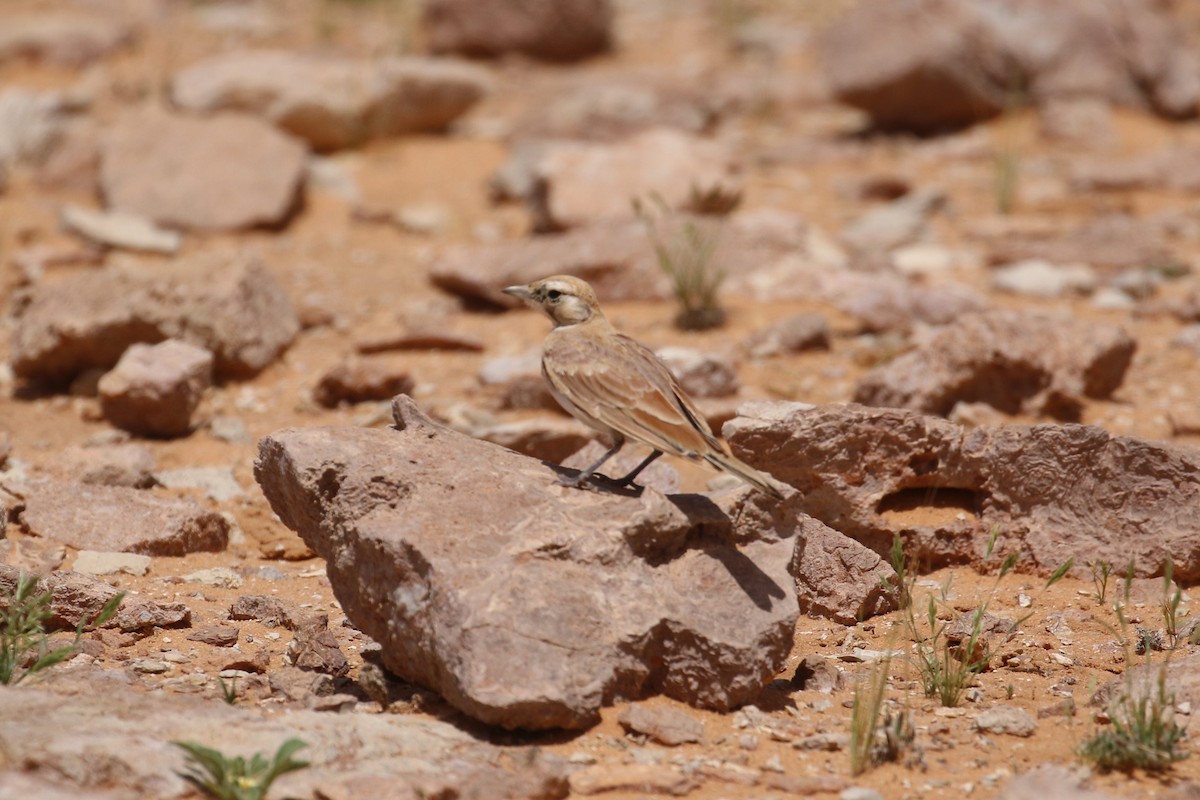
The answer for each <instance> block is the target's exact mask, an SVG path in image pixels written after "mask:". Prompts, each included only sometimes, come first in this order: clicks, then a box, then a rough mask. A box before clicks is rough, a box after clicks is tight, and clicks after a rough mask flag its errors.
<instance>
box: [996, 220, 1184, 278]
mask: <svg viewBox="0 0 1200 800" xmlns="http://www.w3.org/2000/svg"><path fill="white" fill-rule="evenodd" d="M998 234H999V235H997V236H996V237H995V239H994V241H991V242H990V243H989V244H988V252H987V258H988V261H989V262H991V263H993V264H1009V263H1013V262H1016V261H1026V260H1029V259H1037V260H1041V261H1049V262H1051V263H1055V264H1087V265H1089V266H1092V267H1095V268H1096V269H1099V270H1104V271H1107V272H1108V273H1110V274H1111V273H1112V272H1115V271H1117V270H1122V269H1142V268H1144V267H1146V266H1149V265H1156V264H1159V265H1161V264H1171V263H1174V262H1175V261H1177V260H1178V259H1177V258H1176V257H1175V256H1174V255H1173V254H1172V252H1171V248H1170V247H1168V245H1167V242H1166V241H1165V239H1164V238H1163V234H1162V232H1161V231H1160V230H1159V229H1158V228H1156V227H1155V226H1153V225H1151V224H1150V223H1148V222H1146V221H1144V220H1140V219H1137V218H1135V217H1132V216H1129V215H1127V214H1106V215H1102V216H1098V217H1096V218H1095V219H1092V220H1089V221H1088V222H1086V223H1084V224H1083V225H1080V226H1079V227H1078V228H1075V229H1073V230H1067V231H1063V230H1061V229H1059V226H1057V225H1054V226H1049V227H1048V228H1046V229H1044V230H1036V231H1032V232H1028V233H1020V232H1016V233H1009V232H1005V231H1003V230H1000V231H999V232H998Z"/></svg>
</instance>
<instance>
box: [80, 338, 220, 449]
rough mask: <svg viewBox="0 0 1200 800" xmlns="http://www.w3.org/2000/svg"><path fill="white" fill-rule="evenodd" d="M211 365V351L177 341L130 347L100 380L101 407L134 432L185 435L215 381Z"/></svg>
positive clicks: (107, 416) (111, 418) (113, 420)
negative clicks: (201, 400) (205, 392)
mask: <svg viewBox="0 0 1200 800" xmlns="http://www.w3.org/2000/svg"><path fill="white" fill-rule="evenodd" d="M212 364H213V357H212V353H210V352H208V351H207V350H205V349H203V348H200V347H196V346H195V345H191V344H188V343H187V342H181V341H179V340H178V339H167V340H166V341H164V342H159V343H158V344H153V345H151V344H142V343H138V344H134V345H130V347H129V349H128V350H126V351H125V352H124V354H122V356H121V360H120V361H118V362H117V365H116V366H115V367H114V368H113V369H112V371H110V372H108V373H105V375H104V377H102V378H101V379H100V384H99V389H100V411H101V413H102V414H104V418H105V419H107V420H108V421H109V422H111V423H112V424H113V425H115V426H116V427H118V428H122V429H123V430H127V431H129V432H130V433H136V434H142V435H145V436H164V437H170V436H183V435H184V434H186V433H188V432H189V431H191V428H192V414H193V413H194V412H195V410H196V407H197V406H199V405H200V399H201V398H202V397H203V396H204V390H205V389H207V388H208V387H209V386H211V385H212Z"/></svg>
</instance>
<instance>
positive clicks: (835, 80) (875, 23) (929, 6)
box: [821, 0, 1200, 133]
mask: <svg viewBox="0 0 1200 800" xmlns="http://www.w3.org/2000/svg"><path fill="white" fill-rule="evenodd" d="M930 19H936V20H937V21H938V24H937V25H936V26H934V25H929V24H928V21H929V20H930ZM1113 31H1122V32H1123V35H1122V36H1120V37H1114V36H1113ZM821 50H822V55H823V61H824V66H825V71H826V74H827V76H828V78H829V81H830V84H831V88H832V90H833V92H834V94H835V95H837V97H838V99H839V100H841V101H842V102H844V103H848V104H850V105H853V106H856V107H858V108H861V109H863V110H864V111H866V112H867V113H868V114H870V115H871V117H872V119H873V120H874V122H875V123H876V124H877V125H879V126H880V127H884V128H903V129H907V130H914V131H920V132H926V133H929V132H934V131H938V130H944V129H946V128H955V127H962V126H966V125H970V124H972V123H974V122H978V121H980V120H983V119H987V118H989V117H993V116H996V115H998V114H1000V113H1001V112H1002V111H1003V110H1004V109H1005V108H1007V107H1008V106H1009V105H1010V104H1011V103H1012V100H1011V94H1012V83H1013V80H1014V76H1019V79H1020V82H1021V86H1022V89H1023V91H1024V93H1025V94H1026V95H1027V96H1028V97H1030V98H1031V99H1032V100H1033V101H1034V102H1037V103H1043V102H1051V101H1053V100H1056V99H1059V98H1080V97H1096V98H1103V99H1105V100H1108V101H1110V102H1113V103H1118V104H1124V105H1132V106H1138V107H1148V108H1151V109H1153V110H1155V111H1157V112H1159V113H1162V114H1165V115H1167V116H1172V117H1177V116H1183V117H1190V116H1194V115H1195V114H1196V112H1197V106H1198V103H1200V80H1198V79H1197V77H1196V66H1197V65H1196V60H1195V58H1194V56H1193V55H1192V54H1191V53H1189V52H1188V50H1187V48H1186V47H1185V46H1184V45H1183V43H1182V36H1181V30H1180V27H1179V25H1178V24H1177V23H1175V22H1174V21H1173V20H1172V19H1171V17H1170V16H1169V15H1168V14H1167V13H1164V11H1163V10H1161V9H1160V7H1158V6H1156V4H1154V3H1152V2H1148V1H1147V0H1120V1H1119V2H1111V3H1094V2H1091V1H1090V0H1063V1H1062V2H1056V3H1051V4H1047V3H1043V2H1040V0H1000V1H999V2H995V3H990V4H981V3H975V2H968V1H967V0H915V1H910V2H901V3H889V4H887V5H885V6H880V7H878V8H876V7H873V6H871V7H868V6H861V7H858V8H856V9H855V10H853V11H852V12H850V13H848V14H846V15H844V16H843V17H842V18H841V19H840V20H838V21H837V22H836V24H834V25H832V26H830V27H829V29H828V30H827V31H826V32H825V33H824V35H823V37H822V39H821Z"/></svg>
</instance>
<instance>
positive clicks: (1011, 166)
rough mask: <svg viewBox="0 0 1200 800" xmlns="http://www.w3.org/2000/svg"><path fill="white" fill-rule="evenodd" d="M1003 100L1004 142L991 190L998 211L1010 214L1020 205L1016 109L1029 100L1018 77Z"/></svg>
mask: <svg viewBox="0 0 1200 800" xmlns="http://www.w3.org/2000/svg"><path fill="white" fill-rule="evenodd" d="M1009 84H1010V85H1009V90H1008V94H1007V96H1006V98H1005V102H1004V112H1003V123H1002V124H1003V133H1002V136H1003V138H1004V141H1003V143H1002V144H1001V145H1000V148H999V149H998V150H997V151H996V153H995V155H994V156H993V158H992V193H993V196H994V198H995V202H996V212H997V213H998V214H1005V215H1007V214H1011V213H1012V212H1013V210H1014V209H1015V208H1016V205H1017V190H1018V184H1019V183H1020V180H1021V153H1020V150H1019V149H1018V147H1017V143H1016V138H1017V137H1016V119H1017V111H1018V110H1019V109H1020V107H1021V106H1022V105H1025V104H1026V95H1025V92H1024V91H1022V89H1021V85H1020V82H1019V79H1018V78H1017V76H1015V75H1014V76H1013V77H1012V79H1011V80H1010V81H1009Z"/></svg>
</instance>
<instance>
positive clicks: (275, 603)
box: [229, 594, 296, 630]
mask: <svg viewBox="0 0 1200 800" xmlns="http://www.w3.org/2000/svg"><path fill="white" fill-rule="evenodd" d="M229 618H230V619H254V620H258V621H259V622H261V623H262V624H263V625H266V626H267V627H268V628H274V627H275V626H276V625H282V626H283V627H285V628H287V629H288V630H293V629H294V628H295V627H296V621H295V612H294V611H293V610H292V609H290V608H288V607H287V606H286V605H284V603H283V601H282V600H280V599H279V598H278V597H269V596H267V595H262V594H248V595H242V596H241V597H239V598H238V599H237V600H235V601H234V602H233V605H232V606H230V607H229Z"/></svg>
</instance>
